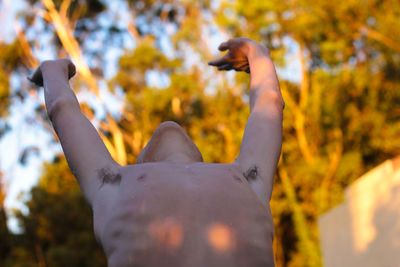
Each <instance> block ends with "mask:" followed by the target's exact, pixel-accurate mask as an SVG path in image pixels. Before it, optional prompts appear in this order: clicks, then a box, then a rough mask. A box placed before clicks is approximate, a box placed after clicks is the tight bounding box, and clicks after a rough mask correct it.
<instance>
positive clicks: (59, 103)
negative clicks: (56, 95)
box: [47, 99, 80, 122]
mask: <svg viewBox="0 0 400 267" xmlns="http://www.w3.org/2000/svg"><path fill="white" fill-rule="evenodd" d="M74 108H75V109H76V108H77V109H78V110H80V107H79V103H78V102H77V100H75V99H58V100H56V101H54V102H53V103H51V104H50V105H48V106H47V114H48V116H49V119H50V121H52V122H53V121H54V120H55V119H56V118H57V117H58V116H59V114H62V113H63V112H66V111H69V110H71V109H74Z"/></svg>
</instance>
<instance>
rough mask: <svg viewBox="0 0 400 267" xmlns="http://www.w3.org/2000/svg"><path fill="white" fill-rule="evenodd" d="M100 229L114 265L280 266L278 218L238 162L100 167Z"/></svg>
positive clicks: (97, 209) (96, 207) (97, 198)
mask: <svg viewBox="0 0 400 267" xmlns="http://www.w3.org/2000/svg"><path fill="white" fill-rule="evenodd" d="M98 174H99V176H98V177H97V178H98V179H100V180H101V181H102V182H104V184H103V185H101V188H100V189H99V191H98V193H97V194H96V196H95V198H94V202H93V211H94V223H95V234H96V237H97V238H98V240H99V241H100V243H101V244H102V245H103V248H104V251H105V253H106V255H107V258H108V260H109V266H273V253H272V238H273V222H272V217H271V213H270V209H269V207H266V206H264V204H263V203H262V202H261V201H260V200H259V199H258V198H257V196H256V194H255V193H254V191H253V190H252V189H251V187H250V185H249V183H248V182H247V180H246V179H245V177H244V176H243V174H242V173H241V171H240V167H239V166H238V165H236V164H207V163H194V164H189V165H184V164H177V163H146V164H138V165H131V166H126V167H121V168H119V169H118V170H117V169H116V170H100V171H99V172H98Z"/></svg>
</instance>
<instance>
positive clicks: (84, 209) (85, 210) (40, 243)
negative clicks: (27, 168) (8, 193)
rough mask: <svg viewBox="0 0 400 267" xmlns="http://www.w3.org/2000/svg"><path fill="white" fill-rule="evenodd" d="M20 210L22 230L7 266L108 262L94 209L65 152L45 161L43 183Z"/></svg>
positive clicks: (101, 263)
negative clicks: (96, 231) (98, 238)
mask: <svg viewBox="0 0 400 267" xmlns="http://www.w3.org/2000/svg"><path fill="white" fill-rule="evenodd" d="M25 204H26V206H27V208H28V213H27V214H24V213H22V212H18V213H17V218H18V221H19V225H20V229H21V231H22V233H21V234H19V235H16V236H15V238H14V239H15V241H14V243H15V244H14V247H13V249H12V252H11V254H10V256H9V257H8V258H7V259H6V264H5V266H16V265H24V266H25V264H26V265H28V266H29V265H32V266H66V267H67V266H106V259H105V256H104V254H103V252H102V250H101V249H100V247H99V246H98V245H97V244H96V241H95V239H94V233H93V225H92V212H91V210H90V208H89V206H88V205H87V204H86V202H85V199H84V198H83V195H82V193H81V191H80V188H79V185H78V183H77V182H76V180H75V177H74V176H73V175H72V174H71V172H70V171H69V168H68V165H67V162H66V160H65V158H64V156H57V157H56V158H55V159H54V162H51V163H45V164H44V166H43V175H42V177H41V179H40V181H39V184H38V185H37V186H35V187H33V188H32V189H31V191H30V199H29V200H28V201H27V202H26V203H25Z"/></svg>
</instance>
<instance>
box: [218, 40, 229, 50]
mask: <svg viewBox="0 0 400 267" xmlns="http://www.w3.org/2000/svg"><path fill="white" fill-rule="evenodd" d="M227 49H229V41H226V42H223V43H221V44H220V45H219V46H218V50H219V51H225V50H227Z"/></svg>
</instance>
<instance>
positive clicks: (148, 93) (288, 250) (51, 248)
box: [0, 0, 400, 267]
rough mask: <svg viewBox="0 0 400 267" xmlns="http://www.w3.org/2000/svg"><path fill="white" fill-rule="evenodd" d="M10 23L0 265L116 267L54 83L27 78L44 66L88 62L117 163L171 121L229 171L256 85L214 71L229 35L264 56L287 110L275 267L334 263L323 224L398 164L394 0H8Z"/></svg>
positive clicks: (76, 83) (83, 69) (94, 99)
mask: <svg viewBox="0 0 400 267" xmlns="http://www.w3.org/2000/svg"><path fill="white" fill-rule="evenodd" d="M0 25H1V28H0V183H1V188H0V189H1V190H0V266H105V265H106V260H105V257H104V254H103V252H102V251H101V249H100V248H99V246H98V245H97V244H96V242H95V240H94V236H93V230H92V218H91V211H90V209H89V208H88V206H87V205H86V203H85V201H84V199H83V197H82V195H81V191H80V189H79V187H78V185H77V183H76V181H75V179H74V177H73V176H72V174H71V172H70V171H69V169H68V166H67V164H66V161H65V158H64V156H63V154H62V151H61V147H60V145H59V143H58V140H57V137H56V136H55V133H54V131H53V130H52V127H51V124H50V122H49V120H48V118H47V115H46V111H45V107H44V98H43V89H42V88H36V87H34V86H32V84H30V83H29V82H28V81H27V79H26V77H27V76H28V75H29V74H30V73H31V72H32V71H33V70H34V69H35V68H36V67H37V66H38V64H39V62H41V61H43V60H46V59H55V58H63V57H70V58H71V59H72V61H73V62H74V63H75V64H76V66H77V69H78V74H77V75H76V77H75V78H73V79H72V80H71V85H72V87H73V89H74V91H75V92H76V93H77V95H78V99H79V101H80V103H81V108H82V110H83V112H84V113H85V115H86V116H88V118H89V119H90V120H91V121H92V123H93V124H94V125H95V126H96V127H97V128H98V130H99V133H100V135H101V137H102V138H103V140H104V142H105V144H106V146H107V148H108V149H109V151H110V153H111V154H112V156H113V157H114V159H115V160H116V161H117V162H119V163H120V164H133V163H135V161H136V157H137V156H138V154H139V152H140V150H141V149H142V148H143V147H144V145H145V144H146V142H147V141H148V140H149V138H150V137H151V134H152V133H153V131H154V130H155V128H156V127H157V126H158V125H159V124H160V123H161V122H163V121H165V120H173V121H176V122H178V123H179V124H180V125H182V127H184V129H185V130H186V131H187V132H188V133H189V135H190V136H191V137H192V138H193V140H194V142H195V143H196V144H197V146H198V147H199V149H200V150H201V152H202V154H203V157H204V159H205V161H207V162H215V163H227V162H232V161H233V160H234V159H235V158H236V156H237V155H238V153H239V148H240V142H241V138H242V134H243V130H244V126H245V123H246V119H247V116H248V114H249V108H248V96H247V92H248V84H249V76H248V75H247V74H244V73H234V72H224V73H217V71H216V70H215V69H212V68H210V67H208V66H207V64H206V63H207V61H209V60H210V59H212V58H213V57H216V56H218V55H219V52H218V51H217V46H218V45H219V43H220V42H222V41H224V40H227V39H229V38H231V37H239V36H243V37H249V38H252V39H254V40H256V41H258V42H261V43H262V44H264V45H265V46H267V47H268V48H269V49H270V51H271V56H272V58H273V61H274V63H275V64H276V66H277V68H278V76H279V79H280V84H281V90H282V93H283V97H284V99H285V102H286V108H285V110H284V124H283V147H282V158H281V160H280V163H279V166H278V171H277V176H276V178H275V185H274V191H273V196H272V200H271V208H272V213H273V217H274V223H275V239H274V252H275V262H276V266H278V267H279V266H322V265H323V259H322V258H323V257H322V256H321V255H322V253H321V246H320V243H321V242H320V234H319V233H320V230H319V227H318V218H319V216H320V215H321V214H323V213H325V212H327V211H328V210H330V209H332V208H333V207H335V206H337V205H339V204H340V203H342V202H343V201H345V194H344V192H345V188H346V187H347V186H349V185H350V184H351V183H352V182H354V181H356V180H357V178H358V177H360V176H361V175H363V174H364V173H366V172H367V171H369V170H371V169H373V168H374V167H375V166H378V165H380V164H381V163H382V162H384V161H386V160H389V159H392V158H395V157H396V156H397V155H399V154H400V138H399V136H400V120H399V118H400V105H399V103H400V46H399V45H398V44H399V42H400V2H399V1H396V0H369V1H358V0H347V1H340V3H339V2H338V1H331V0H319V1H312V0H287V1H285V0H284V1H282V0H257V1H256V0H253V1H244V0H237V1H228V0H200V1H192V0H175V1H174V0H164V1H162V0H160V1H158V0H114V1H111V0H110V1H106V0H75V1H73V0H29V1H28V0H2V1H1V2H0ZM384 178H385V177H383V179H384ZM371 192H372V193H373V190H372V191H371ZM399 192H400V191H399ZM396 218H399V217H396ZM396 220H397V219H396ZM397 221H398V220H397ZM399 225H400V224H399ZM396 229H400V228H396ZM396 233H400V231H398V232H396ZM349 234H351V232H350V233H349ZM397 237H400V234H398V236H397ZM389 238H390V237H389ZM397 240H398V241H399V242H400V238H398V239H397ZM399 244H400V243H399ZM399 246H400V245H399ZM348 266H350V265H348ZM388 266H389V265H388ZM393 266H396V265H393Z"/></svg>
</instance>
